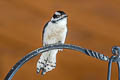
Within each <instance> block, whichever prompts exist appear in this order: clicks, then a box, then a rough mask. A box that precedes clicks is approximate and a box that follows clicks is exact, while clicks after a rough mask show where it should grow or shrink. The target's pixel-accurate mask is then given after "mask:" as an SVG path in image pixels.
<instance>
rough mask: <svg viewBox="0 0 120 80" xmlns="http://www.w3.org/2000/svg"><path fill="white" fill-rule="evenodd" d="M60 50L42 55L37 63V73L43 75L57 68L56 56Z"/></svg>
mask: <svg viewBox="0 0 120 80" xmlns="http://www.w3.org/2000/svg"><path fill="white" fill-rule="evenodd" d="M57 53H58V50H51V51H48V52H44V53H42V54H41V56H40V59H39V60H38V62H37V73H39V72H40V71H42V72H41V74H42V75H44V74H45V73H46V72H48V71H51V70H52V69H54V68H55V67H56V54H57Z"/></svg>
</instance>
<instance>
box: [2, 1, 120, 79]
mask: <svg viewBox="0 0 120 80" xmlns="http://www.w3.org/2000/svg"><path fill="white" fill-rule="evenodd" d="M57 10H63V11H65V12H66V13H67V14H68V16H69V17H68V35H67V39H66V43H68V44H75V45H78V46H81V47H84V48H88V49H91V50H94V51H97V52H100V53H103V54H104V55H107V56H111V55H112V53H111V48H112V46H114V45H118V46H120V37H119V34H120V1H119V0H59V1H58V0H0V80H3V79H4V77H5V76H6V74H7V73H8V71H9V70H10V69H11V68H12V66H13V65H14V64H15V63H16V62H17V61H18V60H20V59H21V58H22V57H23V56H25V55H26V54H27V53H29V52H30V51H32V50H34V49H36V48H39V47H41V46H42V30H43V27H44V24H45V23H46V22H47V21H48V20H50V18H51V17H52V15H53V14H54V12H55V11H57ZM38 59H39V56H37V57H35V58H33V59H32V60H30V61H29V62H27V63H26V64H25V65H24V66H22V67H21V68H20V70H19V71H18V72H17V73H16V75H15V76H14V77H13V80H88V79H89V80H106V79H107V62H104V61H100V60H97V59H95V58H92V57H89V56H87V55H85V54H83V53H80V52H77V51H72V50H64V51H63V52H59V54H58V55H57V67H56V69H54V70H53V71H51V72H48V73H47V74H46V75H45V76H41V75H40V74H36V62H37V60H38ZM116 70H117V66H116V64H114V65H113V69H112V72H113V73H112V79H113V80H116V79H117V76H118V75H117V71H116Z"/></svg>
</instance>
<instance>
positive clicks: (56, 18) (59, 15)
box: [51, 11, 68, 23]
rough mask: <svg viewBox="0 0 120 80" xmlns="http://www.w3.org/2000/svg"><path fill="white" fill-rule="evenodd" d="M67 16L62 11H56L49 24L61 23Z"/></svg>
mask: <svg viewBox="0 0 120 80" xmlns="http://www.w3.org/2000/svg"><path fill="white" fill-rule="evenodd" d="M67 17H68V16H67V14H66V13H65V12H63V11H56V12H55V13H54V15H53V17H52V19H51V22H53V23H56V22H58V21H62V20H63V19H67Z"/></svg>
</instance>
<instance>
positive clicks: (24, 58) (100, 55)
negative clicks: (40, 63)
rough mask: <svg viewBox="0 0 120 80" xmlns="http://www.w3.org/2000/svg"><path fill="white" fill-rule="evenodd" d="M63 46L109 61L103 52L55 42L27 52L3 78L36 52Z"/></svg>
mask: <svg viewBox="0 0 120 80" xmlns="http://www.w3.org/2000/svg"><path fill="white" fill-rule="evenodd" d="M63 48H64V49H72V50H76V51H80V52H82V53H85V54H86V55H88V56H92V57H95V58H97V59H100V60H103V61H109V58H108V56H104V55H103V54H100V53H98V52H94V51H92V50H88V49H85V48H81V47H79V46H75V45H70V44H57V45H56V44H53V45H49V46H45V47H42V48H38V49H36V50H34V51H32V52H30V53H28V54H27V55H26V56H24V57H23V58H22V59H21V60H20V61H18V62H17V63H16V64H15V65H14V66H13V67H12V69H11V70H10V71H9V72H8V74H7V75H6V77H5V79H4V80H11V79H12V78H13V76H14V75H15V73H16V72H17V71H18V70H19V68H20V67H21V66H22V65H23V64H24V63H26V62H27V61H29V60H30V59H32V58H33V57H35V56H37V55H38V54H40V53H43V52H46V51H49V50H53V49H63Z"/></svg>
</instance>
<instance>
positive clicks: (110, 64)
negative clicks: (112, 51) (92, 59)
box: [107, 56, 113, 80]
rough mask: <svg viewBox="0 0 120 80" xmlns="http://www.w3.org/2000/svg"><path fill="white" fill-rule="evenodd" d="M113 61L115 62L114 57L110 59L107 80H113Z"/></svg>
mask: <svg viewBox="0 0 120 80" xmlns="http://www.w3.org/2000/svg"><path fill="white" fill-rule="evenodd" d="M112 61H113V56H112V57H111V58H110V59H109V63H108V73H107V74H108V75H107V80H111V68H112Z"/></svg>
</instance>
